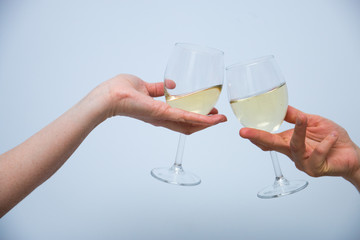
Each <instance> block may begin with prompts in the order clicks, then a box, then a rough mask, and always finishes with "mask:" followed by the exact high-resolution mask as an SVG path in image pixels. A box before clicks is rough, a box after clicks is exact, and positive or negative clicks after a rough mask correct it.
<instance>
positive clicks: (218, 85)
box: [151, 43, 224, 186]
mask: <svg viewBox="0 0 360 240" xmlns="http://www.w3.org/2000/svg"><path fill="white" fill-rule="evenodd" d="M223 81H224V53H223V52H222V51H220V50H217V49H214V48H209V47H205V46H200V45H196V44H190V43H176V44H175V46H174V48H173V51H172V54H171V56H170V58H169V60H168V64H167V67H166V70H165V76H164V88H165V98H166V102H167V103H168V104H169V105H170V106H171V107H174V108H179V109H183V110H186V111H190V112H194V113H199V114H203V115H207V114H209V113H210V111H211V110H212V109H213V107H214V106H215V104H216V102H217V100H218V98H219V96H220V92H221V89H222V84H223ZM185 138H186V136H185V135H184V134H180V137H179V143H178V149H177V153H176V156H175V162H174V164H173V165H172V166H171V167H170V168H168V167H167V168H155V169H153V170H152V171H151V175H152V176H153V177H154V178H156V179H158V180H160V181H163V182H166V183H171V184H176V185H182V186H194V185H198V184H200V182H201V180H200V178H199V177H198V176H196V175H195V174H193V173H191V172H188V171H185V170H184V169H183V166H182V158H183V153H184V146H185Z"/></svg>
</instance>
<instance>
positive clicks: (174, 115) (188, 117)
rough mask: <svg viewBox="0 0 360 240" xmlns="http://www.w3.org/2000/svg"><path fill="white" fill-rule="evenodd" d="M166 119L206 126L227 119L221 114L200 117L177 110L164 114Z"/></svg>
mask: <svg viewBox="0 0 360 240" xmlns="http://www.w3.org/2000/svg"><path fill="white" fill-rule="evenodd" d="M166 115H167V119H168V120H172V121H177V122H178V121H180V122H188V123H193V124H207V125H215V124H218V123H221V122H226V121H227V118H226V116H225V115H222V114H215V115H209V116H208V115H202V114H198V113H193V112H188V111H184V110H182V109H178V108H169V109H168V112H167V113H166Z"/></svg>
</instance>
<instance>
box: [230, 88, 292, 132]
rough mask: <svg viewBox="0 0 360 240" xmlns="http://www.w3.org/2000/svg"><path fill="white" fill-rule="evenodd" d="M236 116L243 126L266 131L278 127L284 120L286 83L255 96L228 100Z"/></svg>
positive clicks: (286, 98)
mask: <svg viewBox="0 0 360 240" xmlns="http://www.w3.org/2000/svg"><path fill="white" fill-rule="evenodd" d="M230 105H231V108H232V109H233V111H234V113H235V115H236V117H237V118H238V119H239V121H240V122H241V124H242V125H244V126H245V127H251V128H257V129H261V130H264V131H268V132H273V131H276V130H278V129H279V127H280V125H281V123H282V122H283V120H284V117H285V114H286V110H287V105H288V93H287V87H286V84H285V83H284V84H282V85H280V86H279V87H276V88H274V89H272V90H270V91H268V92H265V93H263V94H259V95H256V96H252V97H248V98H242V99H234V100H231V101H230Z"/></svg>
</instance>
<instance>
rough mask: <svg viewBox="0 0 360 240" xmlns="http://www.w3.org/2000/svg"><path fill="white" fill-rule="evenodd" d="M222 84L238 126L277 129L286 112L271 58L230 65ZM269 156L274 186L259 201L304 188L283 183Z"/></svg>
mask: <svg viewBox="0 0 360 240" xmlns="http://www.w3.org/2000/svg"><path fill="white" fill-rule="evenodd" d="M226 80H227V82H228V95H229V100H230V105H231V108H232V110H233V112H234V114H235V115H236V117H237V118H238V119H239V121H240V122H241V124H242V125H244V126H245V127H250V128H256V129H260V130H264V131H268V132H275V131H276V130H278V129H279V127H280V125H281V123H282V122H283V120H284V118H285V115H286V111H287V106H288V91H287V86H286V82H285V79H284V77H283V75H282V74H281V72H280V69H279V67H278V65H277V63H276V61H275V58H274V56H272V55H270V56H265V57H262V58H257V59H254V60H251V61H249V62H247V63H243V64H234V65H231V66H229V67H227V68H226ZM270 155H271V159H272V162H273V167H274V171H275V176H276V177H275V182H274V184H273V185H270V186H268V187H266V188H264V189H263V190H261V191H260V192H258V194H257V195H258V197H259V198H274V197H280V196H284V195H288V194H292V193H295V192H298V191H300V190H302V189H304V188H305V187H306V186H307V185H308V182H307V181H304V180H291V181H289V180H287V179H286V178H285V177H284V176H283V174H282V172H281V169H280V165H279V161H278V158H277V154H276V152H274V151H270Z"/></svg>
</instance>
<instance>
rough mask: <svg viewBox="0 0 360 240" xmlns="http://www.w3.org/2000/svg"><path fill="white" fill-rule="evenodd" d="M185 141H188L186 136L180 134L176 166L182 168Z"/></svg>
mask: <svg viewBox="0 0 360 240" xmlns="http://www.w3.org/2000/svg"><path fill="white" fill-rule="evenodd" d="M185 140H186V135H185V134H182V133H180V136H179V143H178V148H177V152H176V157H175V163H174V166H177V167H181V164H182V158H183V154H184V147H185Z"/></svg>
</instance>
